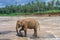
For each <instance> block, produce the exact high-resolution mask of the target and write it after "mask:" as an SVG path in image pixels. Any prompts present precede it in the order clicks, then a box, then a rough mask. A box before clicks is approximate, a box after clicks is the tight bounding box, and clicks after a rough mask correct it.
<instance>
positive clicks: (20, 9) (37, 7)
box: [0, 0, 60, 14]
mask: <svg viewBox="0 0 60 40" xmlns="http://www.w3.org/2000/svg"><path fill="white" fill-rule="evenodd" d="M54 1H55V0H51V1H50V2H47V3H46V2H40V1H39V0H36V1H35V2H34V1H32V2H28V3H27V4H25V5H17V3H16V5H10V6H8V5H7V6H6V7H4V8H0V14H11V13H34V12H37V13H40V12H44V11H48V10H60V1H59V0H57V1H56V2H54Z"/></svg>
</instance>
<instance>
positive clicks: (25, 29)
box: [24, 28, 27, 37]
mask: <svg viewBox="0 0 60 40" xmlns="http://www.w3.org/2000/svg"><path fill="white" fill-rule="evenodd" d="M24 33H25V35H24V36H25V37H27V28H24Z"/></svg>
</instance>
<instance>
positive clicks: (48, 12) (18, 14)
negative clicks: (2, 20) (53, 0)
mask: <svg viewBox="0 0 60 40" xmlns="http://www.w3.org/2000/svg"><path fill="white" fill-rule="evenodd" d="M50 13H60V10H48V11H40V12H39V13H38V12H33V13H29V12H27V13H8V14H6V13H4V14H0V16H20V15H32V14H50Z"/></svg>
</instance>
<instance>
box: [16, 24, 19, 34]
mask: <svg viewBox="0 0 60 40" xmlns="http://www.w3.org/2000/svg"><path fill="white" fill-rule="evenodd" d="M18 29H19V25H16V32H17V35H18V34H19V33H18Z"/></svg>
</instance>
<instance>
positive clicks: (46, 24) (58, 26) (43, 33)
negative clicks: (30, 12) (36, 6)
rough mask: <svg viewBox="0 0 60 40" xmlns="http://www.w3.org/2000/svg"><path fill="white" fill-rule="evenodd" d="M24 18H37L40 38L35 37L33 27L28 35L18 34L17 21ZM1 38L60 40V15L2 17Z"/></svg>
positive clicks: (14, 39)
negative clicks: (20, 35)
mask: <svg viewBox="0 0 60 40" xmlns="http://www.w3.org/2000/svg"><path fill="white" fill-rule="evenodd" d="M22 18H35V19H36V20H38V21H39V23H40V30H39V28H38V36H39V38H34V37H33V36H32V35H33V29H32V30H31V29H28V32H27V37H18V36H17V35H16V29H15V27H16V21H17V20H18V19H22ZM0 40H60V17H59V16H58V17H36V16H19V17H18V16H17V17H9V16H8V17H5V16H4V17H2V16H1V17H0Z"/></svg>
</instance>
